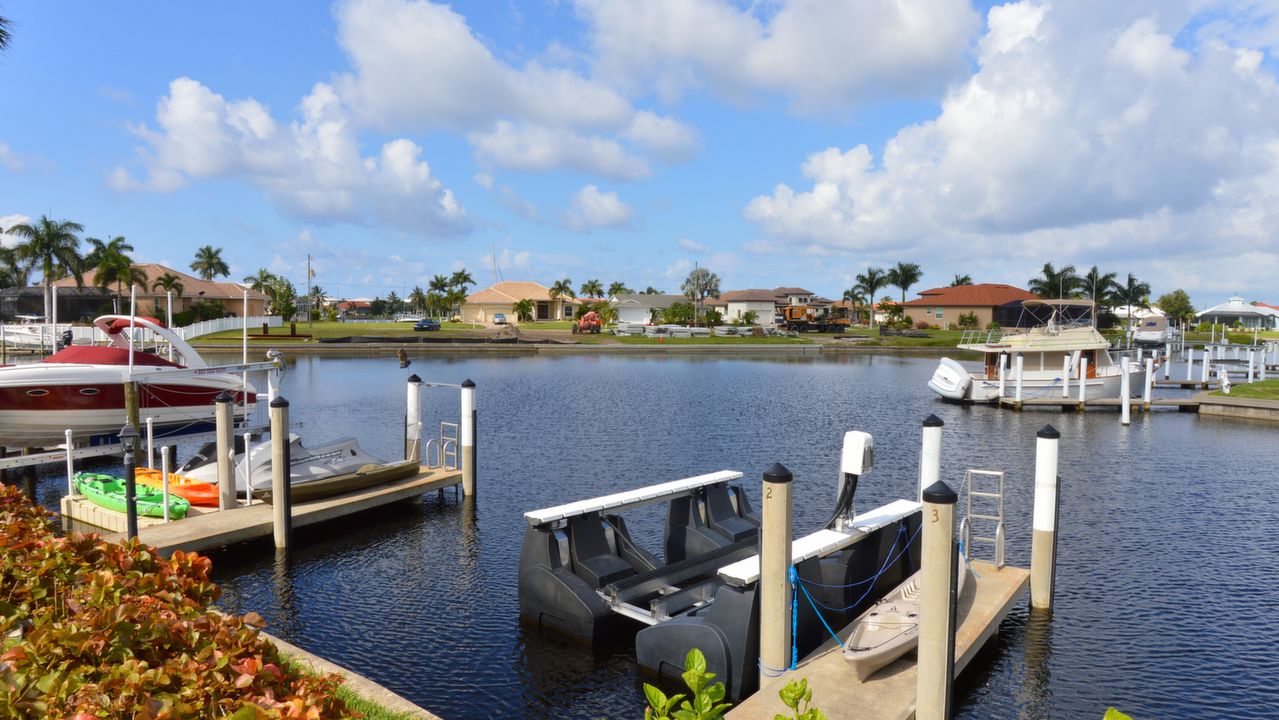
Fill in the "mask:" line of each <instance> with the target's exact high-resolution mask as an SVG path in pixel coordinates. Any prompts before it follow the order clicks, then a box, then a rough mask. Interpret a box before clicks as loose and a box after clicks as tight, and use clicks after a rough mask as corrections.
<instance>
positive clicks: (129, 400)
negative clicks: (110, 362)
mask: <svg viewBox="0 0 1279 720" xmlns="http://www.w3.org/2000/svg"><path fill="white" fill-rule="evenodd" d="M130 357H132V356H130ZM130 362H132V361H130ZM124 418H125V420H124V421H125V422H127V423H128V424H130V425H132V426H133V431H134V432H137V429H138V425H139V424H141V423H140V420H139V418H138V384H137V383H135V382H133V381H132V380H130V381H129V382H126V383H125V384H124Z"/></svg>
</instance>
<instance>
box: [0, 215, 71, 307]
mask: <svg viewBox="0 0 1279 720" xmlns="http://www.w3.org/2000/svg"><path fill="white" fill-rule="evenodd" d="M5 232H6V233H8V234H9V235H14V236H17V237H20V238H26V241H25V242H22V243H20V244H19V245H18V246H17V248H15V253H16V257H17V260H18V262H21V263H24V265H25V267H27V268H28V269H33V268H35V267H39V268H40V272H41V274H42V275H43V280H42V282H43V284H44V316H45V317H46V318H47V317H50V316H51V315H52V314H53V311H52V307H51V306H52V302H53V281H54V280H58V279H61V278H64V277H66V276H67V275H73V276H74V277H75V282H76V287H83V286H84V273H83V272H82V270H83V268H84V258H82V257H80V237H79V235H77V234H76V233H82V232H84V226H83V225H81V224H80V223H77V222H71V221H70V220H50V219H49V216H48V215H41V216H40V220H38V221H37V222H36V224H35V225H28V224H25V223H24V224H22V225H14V226H12V227H10V228H9V229H8V230H6V231H5Z"/></svg>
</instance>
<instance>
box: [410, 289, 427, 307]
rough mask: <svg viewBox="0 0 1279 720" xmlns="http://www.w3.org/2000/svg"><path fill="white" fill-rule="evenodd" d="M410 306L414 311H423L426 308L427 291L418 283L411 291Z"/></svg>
mask: <svg viewBox="0 0 1279 720" xmlns="http://www.w3.org/2000/svg"><path fill="white" fill-rule="evenodd" d="M409 307H411V308H413V312H422V310H424V309H425V308H426V292H425V291H424V290H422V288H421V287H419V286H417V285H414V286H413V292H411V293H409Z"/></svg>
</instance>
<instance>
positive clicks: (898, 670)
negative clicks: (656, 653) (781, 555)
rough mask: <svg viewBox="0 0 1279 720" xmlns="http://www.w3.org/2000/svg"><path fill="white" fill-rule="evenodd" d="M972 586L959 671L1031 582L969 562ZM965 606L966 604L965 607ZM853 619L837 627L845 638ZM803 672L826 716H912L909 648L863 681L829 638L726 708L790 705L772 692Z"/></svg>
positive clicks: (765, 716) (754, 711)
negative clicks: (902, 655) (752, 693)
mask: <svg viewBox="0 0 1279 720" xmlns="http://www.w3.org/2000/svg"><path fill="white" fill-rule="evenodd" d="M972 569H973V573H974V575H975V577H974V578H972V579H971V580H970V582H972V583H973V584H974V585H975V586H976V589H975V592H972V593H965V595H964V597H963V599H961V601H960V607H959V609H958V612H959V613H960V614H961V615H962V617H963V622H961V623H960V625H959V628H958V629H957V630H956V632H955V673H956V675H958V674H959V673H961V672H962V671H963V670H964V668H965V667H967V666H968V663H969V662H971V661H972V659H973V657H974V656H976V654H977V652H978V651H979V650H981V648H982V646H983V645H984V644H985V642H986V641H987V640H989V639H990V638H991V637H993V636H994V635H995V633H996V632H998V631H999V625H1000V623H1002V622H1003V620H1004V618H1005V617H1006V616H1007V615H1008V613H1009V612H1010V611H1011V610H1012V609H1013V607H1014V606H1016V605H1017V603H1018V601H1019V600H1020V599H1021V596H1022V595H1023V594H1025V593H1026V590H1027V588H1028V587H1029V584H1030V571H1029V570H1026V569H1024V568H1019V567H1011V566H1005V567H1002V568H998V569H997V568H996V567H995V566H994V565H993V564H991V563H988V562H981V561H975V562H973V563H972ZM965 608H966V609H965ZM852 627H853V626H852V625H850V626H849V627H847V628H844V629H843V630H842V631H840V634H839V635H840V639H841V640H845V639H847V638H848V635H849V634H850V633H851V629H852ZM800 678H806V679H807V680H808V687H809V688H811V689H812V691H813V702H812V707H815V708H819V709H820V710H822V711H823V712H825V713H826V715H827V717H832V718H833V717H850V718H852V717H855V718H860V719H861V720H910V719H911V718H914V717H915V683H916V672H915V654H914V653H909V654H907V655H906V656H905V657H902V658H898V659H897V660H895V661H893V663H892V664H890V665H887V666H885V667H884V668H882V669H880V670H879V671H878V672H876V673H875V674H874V675H872V676H871V677H870V679H869V680H867V681H866V682H864V683H862V682H858V681H857V675H856V674H855V673H854V672H853V669H852V668H851V667H850V666H849V665H848V662H847V661H846V660H844V656H843V654H842V653H841V652H840V647H839V646H837V645H836V644H835V641H834V639H833V638H832V639H830V640H828V641H827V642H826V643H825V644H824V645H822V647H820V648H818V649H817V650H816V651H814V652H813V653H812V654H811V655H809V656H808V657H807V658H805V659H804V660H802V661H801V662H800V663H799V666H798V667H797V668H796V669H795V670H792V671H790V672H788V673H786V674H785V675H783V676H781V677H776V678H771V679H769V680H768V681H766V682H765V683H764V684H763V686H762V687H761V688H760V690H759V692H756V693H755V694H754V695H752V696H750V697H749V698H747V699H746V700H744V701H742V703H741V704H740V705H738V706H737V707H735V708H733V709H732V710H730V711H729V713H728V715H727V717H728V718H730V720H773V718H774V716H775V715H777V714H778V713H781V714H782V715H786V714H787V713H788V712H789V711H788V709H787V708H786V706H784V705H783V704H782V702H781V700H780V699H779V698H778V696H777V692H778V690H780V689H781V688H782V687H783V686H784V685H785V684H786V683H787V682H790V681H792V680H798V679H800Z"/></svg>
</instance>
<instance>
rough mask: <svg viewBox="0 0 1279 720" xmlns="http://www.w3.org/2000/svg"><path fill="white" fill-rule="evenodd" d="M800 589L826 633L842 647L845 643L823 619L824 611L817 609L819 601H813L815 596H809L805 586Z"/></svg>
mask: <svg viewBox="0 0 1279 720" xmlns="http://www.w3.org/2000/svg"><path fill="white" fill-rule="evenodd" d="M799 589H800V590H803V591H804V597H806V598H808V604H809V605H812V606H813V613H814V614H815V615H817V619H818V620H821V621H822V627H824V628H826V632H828V633H830V636H831V637H833V638H835V642H837V643H840V644H841V645H842V644H843V642H844V641H843V640H840V639H839V635H837V634H835V631H834V630H831V629H830V624H829V623H827V622H826V618H824V617H822V611H821V610H818V609H817V601H815V600H813V596H812V595H809V594H808V589H807V588H805V587H804V586H803V585H800V586H799ZM791 669H792V670H794V669H795V668H794V667H792V668H791Z"/></svg>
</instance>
